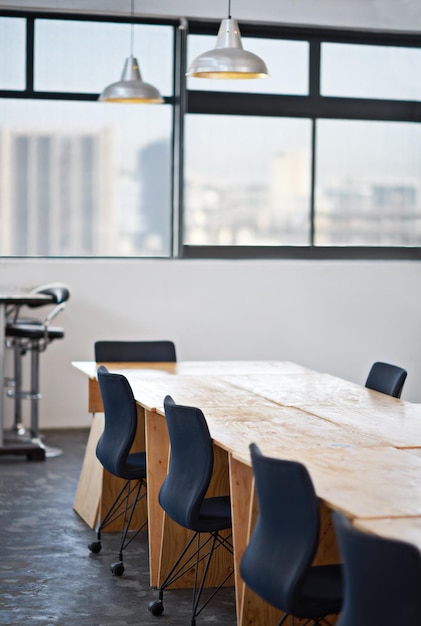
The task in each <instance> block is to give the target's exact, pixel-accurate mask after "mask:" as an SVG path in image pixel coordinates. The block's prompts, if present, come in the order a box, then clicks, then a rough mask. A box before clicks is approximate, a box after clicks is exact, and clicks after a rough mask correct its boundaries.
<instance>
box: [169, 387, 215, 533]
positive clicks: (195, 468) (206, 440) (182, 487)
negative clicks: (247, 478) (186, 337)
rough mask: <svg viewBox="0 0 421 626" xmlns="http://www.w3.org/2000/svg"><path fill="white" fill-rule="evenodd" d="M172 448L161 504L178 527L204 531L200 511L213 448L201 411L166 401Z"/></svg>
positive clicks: (209, 476) (209, 472)
mask: <svg viewBox="0 0 421 626" xmlns="http://www.w3.org/2000/svg"><path fill="white" fill-rule="evenodd" d="M164 408H165V418H166V421H167V427H168V434H169V439H170V445H171V454H170V463H169V468H168V474H167V476H166V478H165V480H164V482H163V484H162V487H161V490H160V492H159V503H160V505H161V506H162V508H163V509H164V511H165V512H166V513H167V514H168V515H169V516H170V517H171V518H172V519H173V520H174V521H175V522H177V523H178V524H180V525H181V526H184V527H185V528H189V529H191V530H194V531H196V530H199V531H200V530H201V528H200V523H199V515H198V514H199V509H200V506H201V504H202V502H203V499H204V497H205V494H206V491H207V489H208V486H209V483H210V479H211V476H212V470H213V447H212V439H211V436H210V433H209V429H208V425H207V422H206V419H205V416H204V415H203V413H202V411H201V410H200V409H198V408H195V407H190V406H181V405H177V404H175V402H174V400H173V399H172V398H171V396H166V397H165V399H164Z"/></svg>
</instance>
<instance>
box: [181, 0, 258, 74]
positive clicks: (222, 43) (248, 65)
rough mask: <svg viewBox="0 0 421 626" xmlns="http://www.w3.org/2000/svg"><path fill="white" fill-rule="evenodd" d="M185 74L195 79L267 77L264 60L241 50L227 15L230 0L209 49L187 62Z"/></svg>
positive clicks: (238, 36)
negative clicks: (212, 44) (211, 47)
mask: <svg viewBox="0 0 421 626" xmlns="http://www.w3.org/2000/svg"><path fill="white" fill-rule="evenodd" d="M186 76H192V77H195V78H225V79H237V78H240V79H244V78H267V77H268V76H269V73H268V69H267V67H266V64H265V62H264V61H263V60H262V59H261V58H260V57H258V56H257V54H253V52H248V51H247V50H244V49H243V44H242V43H241V33H240V29H239V28H238V23H237V20H235V19H233V18H232V17H231V0H228V18H226V19H223V20H222V22H221V25H220V27H219V31H218V37H217V40H216V45H215V48H214V49H213V50H209V51H208V52H203V54H201V55H199V56H198V57H196V59H195V60H194V61H193V62H192V64H191V65H190V67H189V69H188V71H187V74H186Z"/></svg>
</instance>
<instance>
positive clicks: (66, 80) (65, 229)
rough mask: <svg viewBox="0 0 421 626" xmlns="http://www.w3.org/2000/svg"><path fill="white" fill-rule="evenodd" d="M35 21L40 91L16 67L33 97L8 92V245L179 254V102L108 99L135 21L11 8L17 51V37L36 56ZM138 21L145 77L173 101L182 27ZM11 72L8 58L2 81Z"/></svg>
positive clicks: (66, 252) (0, 173)
mask: <svg viewBox="0 0 421 626" xmlns="http://www.w3.org/2000/svg"><path fill="white" fill-rule="evenodd" d="M32 26H33V33H34V37H33V40H34V48H33V61H34V63H33V91H32V85H30V84H28V85H27V84H26V82H25V80H24V77H25V74H24V73H23V74H22V71H21V72H18V71H14V73H13V76H14V75H16V77H18V78H19V82H16V83H15V85H14V87H15V89H18V88H20V89H22V90H25V89H27V90H28V92H31V96H32V97H31V98H29V99H28V98H25V99H24V98H21V99H16V98H10V97H9V98H6V97H3V98H0V120H1V122H0V183H1V192H0V254H2V255H5V256H27V255H30V256H40V255H41V256H170V255H171V248H172V232H171V225H172V160H173V159H172V141H173V139H172V137H173V105H172V104H170V103H166V104H163V105H161V106H159V107H156V106H153V105H143V106H142V114H141V115H140V114H139V108H138V107H133V106H128V105H124V104H105V103H100V102H97V94H98V92H100V91H101V90H102V89H103V88H104V87H105V86H106V85H107V84H110V83H111V82H115V81H117V80H119V77H120V75H121V71H122V69H123V64H124V60H125V56H124V51H125V50H127V55H128V54H129V51H128V48H129V44H130V35H131V33H130V25H129V24H127V23H126V24H125V23H115V22H95V21H88V20H86V21H76V20H62V19H42V18H36V19H34V20H33V22H31V21H28V22H26V20H24V19H20V18H19V19H17V18H2V20H0V28H2V29H3V31H4V32H5V33H8V36H7V38H6V39H5V40H1V41H2V45H3V47H4V48H5V50H4V53H5V55H7V57H8V58H14V55H13V54H12V51H15V48H16V47H17V44H19V46H18V47H19V50H20V52H21V56H22V57H23V58H25V40H26V38H25V29H26V28H32ZM133 31H134V32H133V39H134V42H135V45H134V53H135V55H138V56H139V59H141V61H142V63H141V62H140V60H139V63H140V66H141V70H142V77H143V78H144V80H147V79H148V78H149V81H150V82H152V81H153V82H154V84H155V85H156V86H157V87H158V89H160V91H161V93H162V94H163V95H165V96H167V98H169V99H170V98H171V97H172V96H173V72H174V67H173V66H174V58H173V50H174V32H173V31H174V27H173V26H171V25H157V24H136V25H135V27H134V29H133ZM17 33H20V38H18V37H17ZM9 34H10V36H9ZM52 51H54V53H53V54H52ZM148 52H150V54H148ZM17 58H19V55H17ZM143 60H145V62H144V63H143ZM21 66H23V67H24V64H23V63H22V62H20V64H19V67H21ZM10 74H11V72H10V71H9V68H8V67H6V68H0V84H1V85H2V86H3V85H4V86H6V85H7V86H8V87H9V88H10V87H11V86H12V85H11V82H10V77H9V75H10ZM53 94H54V99H53V97H52V96H53ZM57 94H62V96H61V97H57ZM87 95H90V96H89V97H87ZM37 96H38V97H37Z"/></svg>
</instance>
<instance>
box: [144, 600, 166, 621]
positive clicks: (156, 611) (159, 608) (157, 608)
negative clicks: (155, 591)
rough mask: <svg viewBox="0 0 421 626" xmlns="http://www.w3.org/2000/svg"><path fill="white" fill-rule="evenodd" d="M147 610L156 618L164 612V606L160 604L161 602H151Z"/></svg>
mask: <svg viewBox="0 0 421 626" xmlns="http://www.w3.org/2000/svg"><path fill="white" fill-rule="evenodd" d="M148 609H149V610H150V612H151V613H152V615H155V617H158V616H159V615H162V613H163V612H164V605H163V604H162V602H161V600H153V601H152V602H149V606H148Z"/></svg>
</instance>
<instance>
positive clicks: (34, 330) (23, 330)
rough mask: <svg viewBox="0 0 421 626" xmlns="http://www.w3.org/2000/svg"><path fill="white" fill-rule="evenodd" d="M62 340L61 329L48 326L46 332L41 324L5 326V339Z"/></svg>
mask: <svg viewBox="0 0 421 626" xmlns="http://www.w3.org/2000/svg"><path fill="white" fill-rule="evenodd" d="M45 336H47V337H48V339H50V340H53V339H62V338H63V337H64V330H63V328H58V327H55V326H49V327H48V328H47V330H46V329H45V326H44V324H43V323H42V322H40V323H31V324H20V323H19V322H16V323H14V322H13V323H9V324H7V325H6V337H18V338H22V339H43V338H44V337H45Z"/></svg>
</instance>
